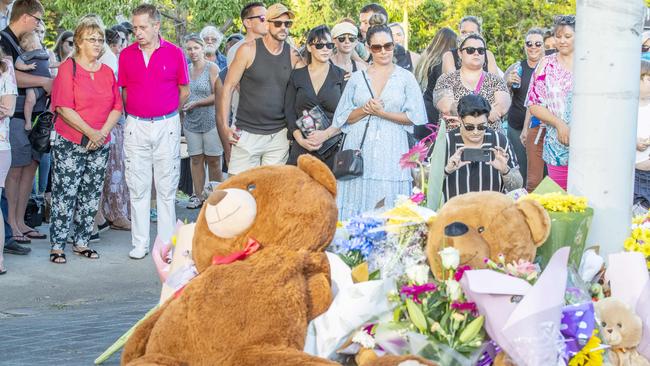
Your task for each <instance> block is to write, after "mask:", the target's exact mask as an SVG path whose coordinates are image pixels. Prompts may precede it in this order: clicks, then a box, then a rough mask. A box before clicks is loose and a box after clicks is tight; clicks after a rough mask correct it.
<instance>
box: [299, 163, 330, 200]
mask: <svg viewBox="0 0 650 366" xmlns="http://www.w3.org/2000/svg"><path fill="white" fill-rule="evenodd" d="M298 168H300V170H302V171H303V172H305V173H307V174H308V175H309V176H310V177H312V178H313V179H314V180H315V181H317V182H318V183H320V184H322V185H323V186H324V187H325V188H326V189H327V190H328V191H329V192H330V193H331V194H332V196H334V197H336V178H334V175H333V174H332V172H331V171H330V169H329V168H328V167H327V165H325V164H324V163H323V162H322V161H320V160H318V159H317V158H315V157H313V156H311V155H309V154H303V155H300V157H299V158H298Z"/></svg>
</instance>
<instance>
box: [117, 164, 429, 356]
mask: <svg viewBox="0 0 650 366" xmlns="http://www.w3.org/2000/svg"><path fill="white" fill-rule="evenodd" d="M335 196H336V180H335V179H334V176H333V175H332V174H331V172H330V171H329V169H328V168H327V166H325V164H323V163H322V162H320V161H319V160H317V159H315V158H314V157H312V156H309V155H303V156H302V157H300V159H299V160H298V167H294V166H267V167H261V168H256V169H252V170H249V171H247V172H244V173H242V174H239V175H237V176H234V177H232V178H230V179H228V180H227V181H225V182H224V183H222V184H221V185H220V186H219V187H218V190H217V191H215V192H213V193H212V194H211V195H210V197H209V198H208V200H207V201H206V202H207V204H205V205H204V206H203V208H202V209H201V212H200V213H199V216H198V218H197V223H196V228H195V231H194V237H193V242H192V256H193V259H194V261H195V263H196V266H197V269H198V271H199V275H198V276H197V277H196V278H194V279H193V280H192V281H190V283H189V284H188V285H187V286H186V287H185V288H184V289H183V290H182V291H179V292H178V293H177V294H176V295H175V296H174V297H172V298H171V299H169V300H168V301H167V302H165V303H164V304H163V305H162V306H161V308H160V309H159V310H157V311H156V312H155V313H154V314H153V315H152V316H151V317H150V318H149V319H147V320H146V321H144V322H143V323H142V324H141V325H140V326H139V327H138V328H137V329H136V330H135V332H134V334H133V335H132V336H131V338H130V339H129V341H128V342H127V344H126V346H125V348H124V353H123V355H122V364H123V365H126V364H128V365H192V366H193V365H219V366H246V365H251V366H252V365H256V366H257V365H271V366H274V365H278V366H281V365H282V366H284V365H287V366H291V365H296V366H298V365H338V364H337V363H334V362H331V361H328V360H325V359H321V358H318V357H314V356H310V355H308V354H306V353H304V352H303V351H302V350H303V346H304V341H305V336H306V334H307V324H308V322H309V321H310V320H312V319H314V318H315V317H316V316H318V315H320V314H321V313H323V312H324V311H325V310H327V308H328V307H329V305H330V303H331V301H332V293H331V289H330V273H329V263H328V260H327V256H326V255H325V253H324V250H325V247H327V245H328V244H329V243H330V242H331V240H332V238H333V236H334V232H335V230H336V221H337V208H336V201H335ZM244 247H245V249H244ZM409 358H411V357H404V358H388V359H385V361H390V363H377V365H390V366H392V365H397V364H399V363H400V362H401V361H403V360H407V359H409ZM422 364H425V365H433V364H431V363H427V362H425V361H423V362H422Z"/></svg>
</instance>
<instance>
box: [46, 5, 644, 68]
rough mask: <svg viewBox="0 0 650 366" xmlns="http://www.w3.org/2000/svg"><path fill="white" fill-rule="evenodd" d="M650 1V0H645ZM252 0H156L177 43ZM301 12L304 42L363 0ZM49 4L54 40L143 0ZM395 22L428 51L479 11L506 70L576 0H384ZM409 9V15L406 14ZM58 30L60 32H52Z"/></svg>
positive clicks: (298, 32) (111, 19)
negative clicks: (440, 34)
mask: <svg viewBox="0 0 650 366" xmlns="http://www.w3.org/2000/svg"><path fill="white" fill-rule="evenodd" d="M645 1H646V3H648V4H649V5H650V0H645ZM247 2H248V0H220V1H214V0H152V1H151V3H154V4H156V5H158V6H159V7H160V8H161V9H162V11H163V14H164V15H165V17H164V19H163V33H164V34H165V36H166V37H167V38H168V39H172V40H176V41H177V42H178V41H179V40H180V39H181V37H182V36H183V35H184V34H185V33H187V32H195V31H198V30H200V29H201V27H202V26H204V25H205V24H214V25H216V26H221V25H223V24H225V23H226V22H228V21H229V20H232V21H233V26H232V27H230V29H229V30H228V31H227V33H230V32H235V31H239V30H240V29H241V22H240V21H239V11H240V9H241V7H242V6H243V5H244V4H245V3H247ZM282 2H283V3H285V4H286V5H287V6H288V7H290V8H291V9H292V10H293V11H295V12H296V22H295V25H294V28H292V30H291V33H292V36H293V38H294V39H295V40H296V43H300V42H301V41H302V40H303V39H304V36H305V35H306V33H307V32H308V31H309V29H311V28H312V27H314V26H317V25H320V24H329V25H333V24H334V23H336V22H337V21H339V20H340V19H342V18H344V17H350V18H352V19H355V20H356V19H357V18H358V15H359V9H360V8H361V7H362V6H363V5H364V4H365V2H363V1H350V0H282ZM43 3H44V4H45V6H46V19H47V28H48V30H49V32H48V39H47V44H48V45H50V46H51V45H52V44H53V43H54V39H55V36H56V35H55V34H54V33H57V34H58V33H59V32H60V31H62V30H64V29H74V27H75V25H76V22H77V19H78V18H79V17H80V16H82V15H84V14H88V13H95V14H98V15H99V16H101V17H102V19H104V22H105V23H106V25H112V24H115V23H116V22H117V17H118V16H119V15H122V16H124V17H125V18H126V19H129V18H130V11H131V9H133V8H134V7H136V6H137V5H138V4H139V3H141V0H111V1H106V0H83V1H80V0H51V1H44V2H43ZM383 4H385V6H386V8H387V10H388V12H389V16H390V21H393V22H401V21H403V20H404V18H405V15H407V16H408V21H409V35H410V38H409V46H410V49H412V50H415V51H421V50H424V49H425V48H426V47H427V45H428V44H429V42H430V41H431V39H432V38H433V36H434V34H435V33H436V32H437V31H438V29H440V28H441V27H444V26H448V27H451V28H452V29H457V28H458V21H459V20H460V19H461V18H462V17H463V16H465V15H468V14H473V15H478V16H480V17H481V18H482V19H483V28H484V30H483V33H484V36H485V37H486V40H487V42H488V48H489V49H490V50H491V51H492V52H494V54H495V56H496V59H497V62H498V64H499V66H500V67H501V68H502V69H505V68H506V67H507V66H508V65H510V64H511V63H512V62H514V61H516V60H517V59H520V58H521V57H523V48H522V46H523V40H524V36H525V34H526V31H527V30H528V29H529V28H531V27H534V26H537V27H549V26H550V25H551V22H552V18H553V15H556V14H570V13H575V0H384V1H383ZM405 13H406V14H405ZM52 30H54V31H56V32H52Z"/></svg>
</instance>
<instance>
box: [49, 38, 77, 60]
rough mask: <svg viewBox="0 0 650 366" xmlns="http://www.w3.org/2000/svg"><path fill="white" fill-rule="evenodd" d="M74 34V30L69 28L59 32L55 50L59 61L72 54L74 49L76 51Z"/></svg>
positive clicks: (55, 55)
mask: <svg viewBox="0 0 650 366" xmlns="http://www.w3.org/2000/svg"><path fill="white" fill-rule="evenodd" d="M72 36H73V33H72V31H69V30H67V31H63V32H62V33H61V34H59V37H58V38H57V39H56V43H55V44H54V49H53V51H54V57H56V61H57V62H63V61H65V60H67V59H68V57H70V55H72V51H74V41H73V40H72Z"/></svg>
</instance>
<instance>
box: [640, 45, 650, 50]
mask: <svg viewBox="0 0 650 366" xmlns="http://www.w3.org/2000/svg"><path fill="white" fill-rule="evenodd" d="M648 51H650V45H648V46H646V45H643V46H641V52H648Z"/></svg>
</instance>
